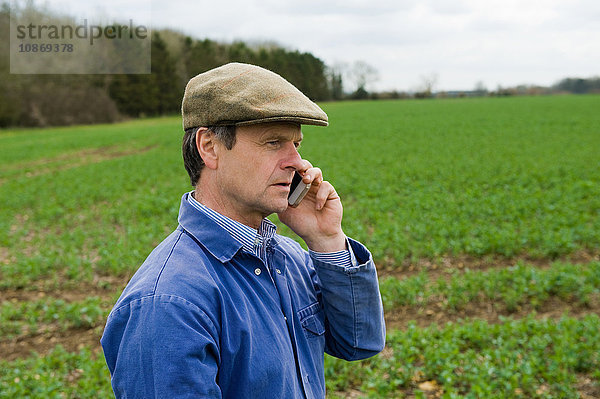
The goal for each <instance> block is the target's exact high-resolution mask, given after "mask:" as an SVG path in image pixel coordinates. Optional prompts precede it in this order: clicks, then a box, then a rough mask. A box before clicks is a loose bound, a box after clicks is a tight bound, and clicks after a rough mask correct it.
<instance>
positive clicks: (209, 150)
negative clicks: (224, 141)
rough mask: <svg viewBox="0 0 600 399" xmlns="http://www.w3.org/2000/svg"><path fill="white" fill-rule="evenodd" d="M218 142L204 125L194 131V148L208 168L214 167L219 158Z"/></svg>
mask: <svg viewBox="0 0 600 399" xmlns="http://www.w3.org/2000/svg"><path fill="white" fill-rule="evenodd" d="M219 144H220V142H219V140H218V139H217V137H216V136H215V134H214V133H213V131H212V130H209V129H208V128H206V127H199V128H198V130H197V131H196V148H197V149H198V153H199V154H200V157H201V158H202V160H203V161H204V165H205V166H206V167H207V168H209V169H216V168H217V164H218V159H219V156H218V154H219V149H218V148H217V146H218V145H219Z"/></svg>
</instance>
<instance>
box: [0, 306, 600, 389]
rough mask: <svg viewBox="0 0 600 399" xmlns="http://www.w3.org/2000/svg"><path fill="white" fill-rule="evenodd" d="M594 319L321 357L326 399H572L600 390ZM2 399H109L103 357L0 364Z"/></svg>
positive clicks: (56, 355)
mask: <svg viewBox="0 0 600 399" xmlns="http://www.w3.org/2000/svg"><path fill="white" fill-rule="evenodd" d="M599 330H600V318H599V317H598V316H597V315H589V316H586V317H584V318H582V319H579V320H578V319H573V318H567V317H563V318H562V319H560V320H559V321H555V320H536V319H534V318H532V317H529V318H526V319H522V320H511V319H504V320H503V322H502V323H500V324H493V325H490V324H488V323H486V322H484V321H478V320H472V321H469V322H465V323H463V324H452V323H448V324H447V325H445V326H443V327H438V326H435V325H433V326H430V327H427V328H417V327H416V326H415V325H414V324H412V325H410V326H409V328H408V329H407V330H406V331H393V332H389V333H388V340H387V348H386V350H385V351H384V352H383V353H382V354H380V355H378V356H376V357H374V358H371V359H367V360H364V361H360V362H351V363H348V362H345V361H341V360H338V359H334V358H332V357H329V356H327V357H326V368H325V373H326V375H325V378H326V383H327V389H328V393H329V394H328V396H329V397H331V398H334V397H345V396H346V395H345V394H344V393H343V392H348V391H349V390H351V389H353V390H358V391H360V392H362V394H363V395H364V396H366V397H372V398H402V397H404V395H405V394H406V395H408V394H411V395H414V396H415V397H425V396H424V391H425V390H426V389H425V386H424V385H423V384H427V387H428V389H431V388H432V387H433V388H434V389H436V392H437V393H439V394H441V397H442V398H463V397H464V398H482V397H485V398H577V397H579V396H578V393H577V389H576V385H577V376H578V375H585V376H586V377H587V378H590V379H591V380H592V381H593V383H594V384H599V383H600V371H598V370H600V334H598V331H599ZM0 370H2V372H1V373H0V398H32V399H34V398H40V399H41V398H44V399H46V398H64V397H68V398H110V397H113V396H112V392H111V388H110V377H109V375H108V370H107V368H106V364H105V362H104V359H103V357H102V355H101V354H94V353H92V352H90V351H89V350H88V349H84V350H82V351H80V352H78V353H69V352H66V351H65V350H64V349H62V348H61V347H57V348H55V349H54V350H53V351H51V352H50V353H49V354H47V355H46V356H44V357H41V356H32V357H30V358H27V359H19V360H16V361H13V362H5V361H0Z"/></svg>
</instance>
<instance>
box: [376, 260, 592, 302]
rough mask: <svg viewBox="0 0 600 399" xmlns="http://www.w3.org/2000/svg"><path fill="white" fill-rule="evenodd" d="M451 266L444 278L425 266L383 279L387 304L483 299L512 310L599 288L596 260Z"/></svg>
mask: <svg viewBox="0 0 600 399" xmlns="http://www.w3.org/2000/svg"><path fill="white" fill-rule="evenodd" d="M454 271H455V273H454V274H453V275H451V276H450V277H448V278H444V277H439V278H437V279H435V280H433V279H431V278H430V277H429V276H428V275H427V274H426V273H425V272H423V273H421V274H419V275H416V276H413V277H408V278H405V279H402V280H401V279H397V278H386V279H382V281H381V284H380V286H381V294H382V298H383V303H384V306H385V308H386V309H388V310H390V309H393V308H395V307H399V306H413V305H419V306H424V305H427V304H428V303H430V302H433V301H435V302H436V303H439V304H443V307H444V308H445V309H448V310H458V309H462V308H464V307H465V305H467V304H468V303H474V302H478V301H481V300H486V301H492V302H494V304H495V305H496V304H499V305H503V306H504V307H505V308H506V310H507V311H509V312H513V311H515V310H517V309H518V307H519V306H522V305H525V304H527V305H530V306H532V307H533V308H534V309H539V308H540V307H541V306H542V305H543V304H544V302H545V301H547V300H548V299H549V298H551V297H558V298H560V299H562V300H565V301H568V302H575V303H578V304H580V305H588V304H589V303H590V299H591V298H592V295H594V294H598V293H599V292H600V262H592V263H588V264H566V263H560V262H555V263H553V264H552V265H551V266H550V267H549V268H547V269H540V268H538V267H535V266H528V265H524V264H520V263H519V264H517V265H515V266H511V267H507V268H502V269H490V270H486V271H477V270H465V271H464V272H460V273H459V272H458V271H457V270H454Z"/></svg>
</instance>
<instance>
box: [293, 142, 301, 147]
mask: <svg viewBox="0 0 600 399" xmlns="http://www.w3.org/2000/svg"><path fill="white" fill-rule="evenodd" d="M301 145H302V143H300V142H299V141H298V142H295V143H294V146H296V148H300V146H301Z"/></svg>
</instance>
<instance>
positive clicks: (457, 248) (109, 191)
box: [0, 96, 600, 288]
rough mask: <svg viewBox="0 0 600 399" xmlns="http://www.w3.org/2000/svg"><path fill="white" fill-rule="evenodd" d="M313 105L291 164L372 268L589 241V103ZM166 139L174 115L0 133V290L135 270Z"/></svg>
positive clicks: (178, 171) (560, 250)
mask: <svg viewBox="0 0 600 399" xmlns="http://www.w3.org/2000/svg"><path fill="white" fill-rule="evenodd" d="M323 106H324V108H325V110H326V111H327V112H328V114H329V116H330V121H331V126H330V127H327V128H319V127H313V126H307V127H303V130H304V141H303V145H302V149H301V153H302V155H303V157H305V158H307V159H309V160H311V161H312V162H313V163H314V164H315V165H317V166H319V167H321V168H322V169H323V172H324V176H325V178H327V179H328V180H330V181H331V182H332V183H333V184H334V185H335V187H336V190H337V191H338V192H339V193H340V195H341V198H342V201H343V203H344V231H345V232H346V233H347V234H348V235H349V236H351V237H354V238H357V239H359V240H360V241H362V242H364V243H366V244H367V245H368V246H369V248H370V249H371V251H372V253H373V256H374V258H375V259H376V260H377V261H378V262H379V263H380V264H385V265H386V266H395V267H400V266H399V265H401V264H402V263H403V261H404V260H405V259H407V258H422V257H436V256H440V255H460V254H471V255H475V256H480V255H485V254H501V255H504V256H509V257H510V256H514V255H518V254H523V253H527V254H528V255H529V256H532V257H557V256H560V255H564V254H569V253H572V252H574V251H577V250H592V251H593V250H595V249H596V248H598V245H600V229H598V228H597V226H598V225H600V161H599V160H598V151H597V149H598V148H600V130H599V129H600V113H598V112H597V110H598V109H599V107H600V96H564V97H535V98H526V97H523V98H511V99H470V100H439V101H427V102H422V101H377V102H345V103H329V104H324V105H323ZM181 137H182V130H181V121H180V118H178V117H171V118H156V119H147V120H139V121H131V122H127V123H122V124H115V125H100V126H79V127H70V128H54V129H47V130H42V129H21V130H10V131H2V132H0V204H2V210H3V212H1V213H0V264H1V265H2V279H0V288H2V287H4V288H6V287H14V288H17V287H26V286H32V284H34V283H36V284H37V283H40V284H41V283H42V282H43V284H48V285H52V286H54V287H58V286H62V284H64V282H65V280H70V281H100V282H102V281H103V280H102V278H99V277H102V276H106V275H115V274H116V275H125V274H130V273H131V272H132V271H133V270H135V269H136V268H137V267H138V266H139V265H140V264H141V262H142V261H143V259H144V258H145V257H146V256H147V254H148V253H149V252H150V251H151V250H152V248H153V247H154V246H155V245H156V244H157V243H158V242H160V240H161V239H162V238H163V237H164V236H165V235H166V234H168V233H169V232H170V231H172V230H173V229H174V228H175V226H176V217H177V211H178V206H179V198H180V196H181V195H182V194H183V193H184V192H185V191H186V190H190V189H191V187H190V185H189V181H188V180H187V175H186V172H185V170H184V168H183V163H182V160H181V149H180V148H181ZM279 226H280V227H281V229H282V231H283V232H285V233H289V230H288V229H286V228H284V227H283V226H281V224H279Z"/></svg>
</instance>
